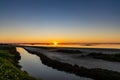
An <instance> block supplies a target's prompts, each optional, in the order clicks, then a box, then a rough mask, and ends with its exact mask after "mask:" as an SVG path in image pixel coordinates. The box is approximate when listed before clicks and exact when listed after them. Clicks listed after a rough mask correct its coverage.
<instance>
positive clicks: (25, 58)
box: [17, 47, 93, 80]
mask: <svg viewBox="0 0 120 80" xmlns="http://www.w3.org/2000/svg"><path fill="white" fill-rule="evenodd" d="M17 51H18V52H19V53H20V56H21V60H20V61H19V65H21V66H22V70H24V71H27V72H28V73H29V74H30V75H32V76H34V77H36V78H38V79H39V78H42V79H43V80H93V79H90V78H85V77H80V76H76V75H74V74H70V73H66V72H64V71H58V70H56V69H53V68H51V67H48V66H46V65H44V64H42V62H41V60H40V57H38V56H36V55H33V54H30V53H28V52H27V51H26V50H25V49H23V48H19V47H17Z"/></svg>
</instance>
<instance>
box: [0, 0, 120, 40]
mask: <svg viewBox="0 0 120 80" xmlns="http://www.w3.org/2000/svg"><path fill="white" fill-rule="evenodd" d="M53 41H58V42H120V0H0V42H53Z"/></svg>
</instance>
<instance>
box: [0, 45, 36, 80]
mask: <svg viewBox="0 0 120 80" xmlns="http://www.w3.org/2000/svg"><path fill="white" fill-rule="evenodd" d="M19 59H20V56H19V54H18V53H17V52H16V48H15V47H14V46H11V45H0V80H36V79H35V78H33V77H31V76H29V75H28V74H27V73H26V72H24V71H21V70H20V66H19V65H18V60H19Z"/></svg>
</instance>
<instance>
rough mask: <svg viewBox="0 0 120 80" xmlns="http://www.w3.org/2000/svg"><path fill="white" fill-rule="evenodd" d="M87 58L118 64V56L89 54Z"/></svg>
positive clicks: (119, 56) (119, 57) (119, 55)
mask: <svg viewBox="0 0 120 80" xmlns="http://www.w3.org/2000/svg"><path fill="white" fill-rule="evenodd" d="M87 56H91V57H93V58H96V59H103V60H107V61H117V62H120V54H102V53H90V54H88V55H87Z"/></svg>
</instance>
